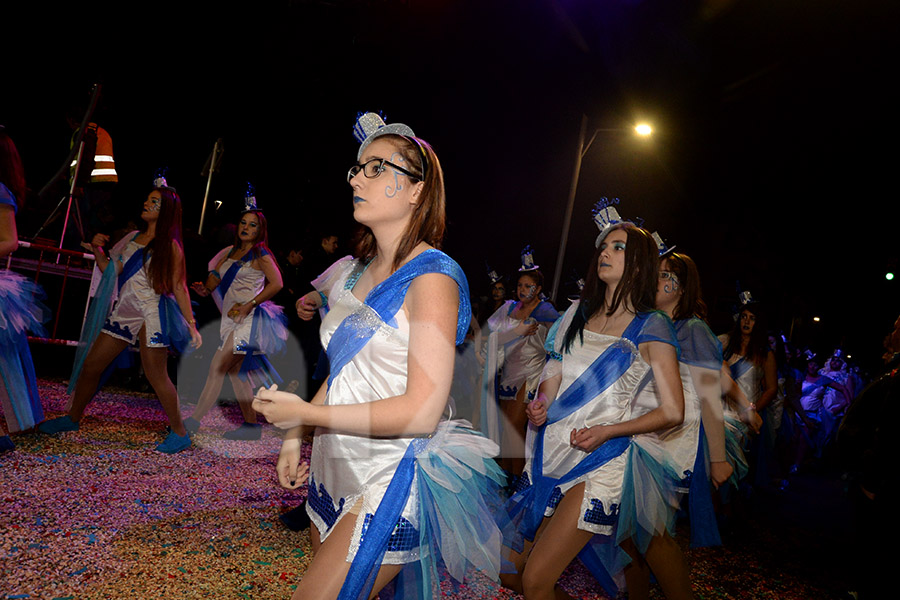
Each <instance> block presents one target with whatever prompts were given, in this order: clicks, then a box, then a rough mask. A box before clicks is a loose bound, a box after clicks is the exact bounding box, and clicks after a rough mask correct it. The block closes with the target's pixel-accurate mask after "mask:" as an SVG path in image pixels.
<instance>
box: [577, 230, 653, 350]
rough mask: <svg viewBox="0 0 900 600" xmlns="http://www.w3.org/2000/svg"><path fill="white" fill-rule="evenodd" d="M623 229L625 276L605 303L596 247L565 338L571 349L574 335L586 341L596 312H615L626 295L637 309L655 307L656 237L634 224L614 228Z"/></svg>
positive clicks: (598, 249) (598, 252)
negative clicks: (585, 333) (586, 335)
mask: <svg viewBox="0 0 900 600" xmlns="http://www.w3.org/2000/svg"><path fill="white" fill-rule="evenodd" d="M616 229H622V230H624V231H625V234H626V235H627V236H628V237H627V238H626V240H625V267H624V271H623V273H622V279H621V280H620V281H619V284H618V285H617V286H616V291H615V292H614V293H613V297H612V300H611V301H610V305H609V306H606V288H607V286H606V283H605V282H604V281H603V280H602V279H600V277H599V276H598V275H597V263H598V262H599V261H600V251H601V250H600V247H598V248H597V249H596V250H594V255H593V257H591V262H590V265H589V266H588V272H587V276H586V277H585V281H584V288H583V289H582V290H581V302H580V305H579V309H578V310H577V311H576V312H575V316H574V318H573V319H572V323H571V324H570V325H569V328H568V329H567V330H566V335H565V338H563V342H564V348H565V349H566V351H567V352H568V350H569V348H570V347H571V345H572V341H573V340H574V339H575V336H576V335H578V336H579V338H580V339H581V340H582V341H583V340H584V326H585V325H586V324H587V322H588V321H589V320H590V319H591V317H593V316H594V315H595V314H597V313H598V312H600V311H601V310H605V311H606V314H607V315H612V314H613V313H614V312H616V310H617V309H618V308H619V305H620V304H622V302H623V301H624V300H625V299H626V298H627V299H628V300H629V301H630V303H631V306H632V307H633V308H634V310H635V312H647V311H651V310H653V309H654V305H655V303H656V287H657V286H656V282H657V280H658V279H659V250H658V249H657V246H656V242H654V241H653V237H652V236H651V235H650V233H649V232H647V231H646V230H644V229H641V228H640V227H637V226H636V225H633V224H631V223H622V224H621V225H616V226H615V227H614V228H613V230H612V231H615V230H616Z"/></svg>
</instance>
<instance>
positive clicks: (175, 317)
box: [38, 177, 202, 454]
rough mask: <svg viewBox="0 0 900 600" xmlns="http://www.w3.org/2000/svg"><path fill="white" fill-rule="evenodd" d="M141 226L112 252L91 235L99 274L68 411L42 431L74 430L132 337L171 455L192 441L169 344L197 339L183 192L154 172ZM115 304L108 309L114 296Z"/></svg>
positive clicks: (159, 448) (198, 341)
mask: <svg viewBox="0 0 900 600" xmlns="http://www.w3.org/2000/svg"><path fill="white" fill-rule="evenodd" d="M141 219H142V220H143V221H144V227H143V229H142V230H140V231H134V232H131V233H129V234H127V235H126V236H125V237H124V238H122V240H121V241H120V242H119V243H117V244H116V245H115V246H114V247H113V249H112V250H111V251H110V254H109V257H107V256H106V254H105V253H104V251H103V248H102V246H103V245H104V244H105V243H106V242H107V241H108V237H107V236H106V235H103V234H97V235H96V236H94V239H93V240H92V242H91V247H92V249H93V251H94V256H95V258H96V260H97V266H98V267H99V268H100V269H101V270H102V271H103V277H102V279H101V281H100V285H99V286H98V289H97V293H96V294H95V296H94V300H93V302H92V303H91V307H90V309H89V311H88V316H87V319H86V322H85V326H84V328H83V331H82V337H81V340H80V342H79V347H78V351H77V352H76V355H75V365H74V366H73V369H72V376H71V378H70V381H69V393H70V398H69V406H68V411H67V414H65V415H63V416H61V417H57V418H55V419H51V420H49V421H45V422H43V423H41V425H40V426H39V427H38V429H39V430H40V431H42V432H43V433H60V432H65V431H77V430H78V429H79V428H80V423H81V419H82V417H83V415H84V411H85V408H87V405H88V403H90V401H91V399H92V398H93V397H94V395H95V394H96V392H97V390H98V388H99V386H100V385H101V378H102V375H103V372H104V371H105V370H106V368H107V367H108V366H109V365H110V364H111V363H112V362H113V361H114V360H115V359H116V357H117V356H119V354H121V353H122V352H123V351H125V350H126V349H127V348H128V346H130V345H132V344H134V343H135V342H137V343H138V345H139V347H140V354H141V365H142V366H143V369H144V374H145V375H146V376H147V380H148V381H149V382H150V385H151V386H152V387H153V389H154V391H155V392H156V395H157V397H158V398H159V401H160V404H161V405H162V408H163V410H164V412H165V413H166V417H167V419H168V422H169V427H170V431H169V433H168V435H167V437H166V438H165V439H164V440H163V442H162V443H160V444H159V445H157V446H156V450H157V451H159V452H164V453H167V454H173V453H176V452H181V451H182V450H186V449H188V448H190V446H191V440H190V436H189V435H188V433H187V430H186V429H185V427H184V423H183V421H182V418H181V412H180V411H179V409H178V393H177V391H176V390H175V386H174V384H173V383H172V380H171V379H169V375H168V371H167V360H168V348H169V347H170V346H172V347H174V348H176V349H178V350H184V349H186V348H187V347H188V346H189V345H190V346H192V347H194V348H197V347H199V346H200V344H201V343H202V339H201V337H200V333H199V332H198V331H197V326H196V322H195V321H194V317H193V314H192V312H191V304H190V299H189V297H188V291H187V284H186V283H185V267H184V253H183V250H182V246H181V199H180V198H179V197H178V194H177V193H176V192H175V189H174V188H171V187H169V186H168V185H167V184H166V182H165V179H164V178H161V177H159V178H157V180H156V181H155V182H154V188H153V190H152V191H151V192H150V193H149V194H148V195H147V199H146V200H145V201H144V206H143V211H142V212H141ZM116 296H118V298H117V299H116V300H115V304H114V305H113V306H112V307H111V308H110V304H111V303H112V302H113V299H114V298H115V297H116Z"/></svg>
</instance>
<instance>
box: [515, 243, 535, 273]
mask: <svg viewBox="0 0 900 600" xmlns="http://www.w3.org/2000/svg"><path fill="white" fill-rule="evenodd" d="M532 252H533V251H532V249H531V245H530V244H529V245H528V246H525V247H524V248H522V266H521V267H519V271H536V270H537V269H538V268H539V267H538V265H536V264H534V256H533V255H532Z"/></svg>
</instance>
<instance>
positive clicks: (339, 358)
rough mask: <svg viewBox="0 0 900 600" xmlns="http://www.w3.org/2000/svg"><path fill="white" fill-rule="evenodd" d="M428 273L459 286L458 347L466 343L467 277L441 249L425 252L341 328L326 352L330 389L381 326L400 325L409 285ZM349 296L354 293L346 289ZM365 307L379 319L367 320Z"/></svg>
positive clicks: (379, 288)
mask: <svg viewBox="0 0 900 600" xmlns="http://www.w3.org/2000/svg"><path fill="white" fill-rule="evenodd" d="M426 273H443V274H444V275H447V276H449V277H451V278H452V279H453V280H454V281H456V283H457V286H458V287H459V310H458V313H457V326H456V344H457V345H459V344H461V343H462V342H463V341H464V340H465V337H466V332H467V331H468V328H469V321H470V320H471V316H472V307H471V304H470V303H469V284H468V282H467V281H466V276H465V274H464V273H463V271H462V269H461V268H460V266H459V265H458V264H457V263H456V262H455V261H454V260H453V259H451V258H450V257H449V256H447V255H446V254H444V253H443V252H441V251H440V250H426V251H425V252H422V253H421V254H419V255H418V256H416V257H415V258H413V259H412V260H410V261H409V262H408V263H406V264H405V265H403V266H402V267H400V268H399V269H397V270H396V271H395V272H394V273H393V274H391V276H390V277H388V278H387V279H385V280H384V281H382V282H381V283H379V284H378V285H376V286H375V287H374V288H372V291H370V292H369V294H368V295H367V296H366V299H365V302H364V304H365V307H362V308H361V309H360V310H356V311H354V312H353V313H351V314H350V315H348V316H347V317H346V318H345V319H344V320H343V321H341V324H340V325H338V328H337V329H336V330H335V332H334V334H333V335H332V336H331V341H329V343H328V348H327V350H326V351H327V354H328V362H329V364H330V365H331V373H330V374H329V376H328V385H329V386H330V385H331V382H332V381H334V378H335V377H337V375H338V373H340V372H341V369H343V368H344V367H345V366H346V365H347V363H349V362H350V361H351V360H352V359H353V357H354V356H356V354H357V353H358V352H359V351H360V350H362V348H363V347H364V346H365V345H366V344H367V343H368V342H369V340H370V339H372V336H373V335H375V332H376V331H378V329H379V328H380V327H381V324H382V323H387V324H388V325H390V326H392V327H396V326H397V325H396V320H395V319H394V316H395V315H396V314H397V311H398V310H399V309H400V307H401V306H402V305H403V301H404V300H405V299H406V292H407V291H408V290H409V286H410V284H412V282H413V280H414V279H415V278H416V277H418V276H419V275H424V274H426ZM347 293H351V292H350V291H349V290H347ZM366 307H367V308H368V309H371V310H372V311H374V312H375V313H376V315H377V316H378V319H371V318H368V317H367V314H368V313H367V309H366Z"/></svg>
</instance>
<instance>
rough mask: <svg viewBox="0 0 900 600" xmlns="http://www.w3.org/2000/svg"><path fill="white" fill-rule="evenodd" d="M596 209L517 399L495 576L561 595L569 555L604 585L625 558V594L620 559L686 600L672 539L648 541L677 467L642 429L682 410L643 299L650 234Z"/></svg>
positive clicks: (666, 514)
mask: <svg viewBox="0 0 900 600" xmlns="http://www.w3.org/2000/svg"><path fill="white" fill-rule="evenodd" d="M595 219H597V224H598V226H599V227H600V229H601V231H600V235H599V236H598V239H597V242H596V247H597V249H596V251H595V252H594V255H593V257H592V258H591V261H590V263H589V269H588V273H587V275H586V277H585V285H584V288H583V289H582V292H581V297H580V299H579V300H577V301H575V302H573V304H572V305H571V306H570V307H569V308H568V309H567V310H566V312H565V314H564V315H563V316H562V318H561V319H560V320H559V321H558V322H557V324H556V325H554V327H553V329H552V330H551V332H550V335H549V336H548V340H547V348H548V351H549V353H550V356H549V359H548V362H547V366H546V368H545V371H544V375H543V378H542V379H543V381H542V382H541V385H540V390H539V393H538V397H537V399H536V400H534V401H533V402H531V403H530V404H529V405H528V417H529V420H530V422H531V424H532V425H533V426H534V427H535V430H534V435H533V446H532V452H531V456H530V457H529V459H528V461H527V463H526V466H525V472H524V474H523V476H522V479H521V482H520V485H519V486H518V490H517V491H516V493H515V495H513V497H512V498H511V499H510V501H509V503H508V505H507V508H508V517H509V525H508V526H507V527H508V528H505V529H504V531H505V533H506V532H508V531H509V530H510V529H511V528H512V526H515V533H514V534H512V535H507V536H506V543H507V546H508V548H509V549H510V552H509V558H510V560H511V562H512V563H513V565H514V566H515V567H516V572H515V573H509V574H504V575H502V576H501V579H502V581H503V583H504V585H506V586H507V587H509V588H511V589H513V590H515V591H517V592H521V593H524V595H525V598H527V599H528V600H532V599H549V598H566V597H568V596H567V595H566V594H565V592H564V591H563V590H561V589H559V588H556V582H557V581H558V579H559V577H560V575H561V574H562V573H563V571H564V570H565V569H566V567H567V566H568V565H569V563H570V562H571V561H572V560H573V559H574V558H575V557H576V556H578V557H579V558H580V559H581V560H582V562H584V563H585V564H586V565H587V566H588V567H589V568H590V569H591V571H592V572H593V573H594V574H595V575H596V576H597V577H598V578H599V581H600V583H601V584H602V585H603V587H604V588H605V589H606V591H607V592H608V593H610V594H611V595H613V596H615V594H616V593H617V592H618V586H617V584H616V583H615V581H614V578H615V577H616V576H617V575H618V574H619V573H621V571H622V570H623V567H624V575H625V579H626V581H627V584H628V588H629V589H628V592H629V597H630V598H647V597H649V589H647V588H646V586H644V587H643V588H642V587H641V583H642V580H641V578H640V573H638V572H637V571H636V570H635V569H634V568H632V566H627V567H626V566H625V565H626V564H628V562H629V560H628V558H629V557H630V559H631V561H632V565H633V564H637V563H638V562H639V561H643V560H645V561H646V562H647V563H649V564H650V566H651V568H652V569H653V572H654V573H655V575H656V577H657V580H658V581H659V582H660V585H661V586H662V588H663V591H664V592H665V594H666V597H667V598H690V597H691V585H690V580H689V578H688V571H687V567H686V565H685V562H684V560H683V557H681V554H680V551H678V546H677V544H674V543H673V542H669V543H662V544H650V541H651V540H652V539H653V538H656V537H661V538H662V537H665V536H668V535H669V534H668V527H669V526H670V524H671V523H670V521H671V515H672V514H674V509H675V507H677V504H678V496H677V493H676V492H675V484H676V482H677V480H678V479H679V477H678V474H677V473H676V472H675V471H674V469H673V468H672V466H671V465H670V464H669V461H668V457H667V456H666V455H665V454H664V453H661V452H659V445H658V443H655V442H654V441H653V440H652V439H651V438H649V437H647V436H646V435H645V434H649V433H652V432H657V431H664V430H666V429H669V428H671V427H674V426H676V425H678V424H680V423H681V422H682V420H683V418H684V395H683V392H682V386H681V378H680V376H679V368H678V357H677V353H678V345H677V342H676V339H675V331H674V329H673V327H672V322H671V321H670V320H669V318H668V317H666V316H665V315H664V314H663V313H660V312H658V311H655V310H654V309H653V306H654V302H655V297H656V289H657V280H658V265H659V255H658V251H657V248H656V243H655V242H654V240H653V238H652V237H651V236H650V234H649V233H648V232H647V231H645V230H643V229H641V228H639V227H637V226H635V225H633V224H632V223H629V222H626V221H622V220H621V219H620V218H619V217H618V213H617V212H615V210H614V209H613V208H612V207H609V206H606V205H603V206H601V208H600V209H598V211H597V213H595ZM646 378H652V379H653V380H654V381H655V384H656V387H657V390H658V398H659V402H658V406H656V407H655V408H653V409H652V410H649V411H646V412H644V413H642V414H641V413H639V412H638V411H634V410H633V401H634V398H635V395H636V394H637V392H638V389H639V386H640V385H641V383H642V381H644V380H645V379H646ZM647 442H651V443H647ZM601 549H603V551H600V550H601ZM626 555H627V556H626ZM635 575H637V577H635Z"/></svg>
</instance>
